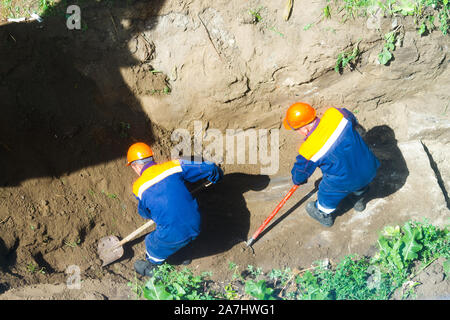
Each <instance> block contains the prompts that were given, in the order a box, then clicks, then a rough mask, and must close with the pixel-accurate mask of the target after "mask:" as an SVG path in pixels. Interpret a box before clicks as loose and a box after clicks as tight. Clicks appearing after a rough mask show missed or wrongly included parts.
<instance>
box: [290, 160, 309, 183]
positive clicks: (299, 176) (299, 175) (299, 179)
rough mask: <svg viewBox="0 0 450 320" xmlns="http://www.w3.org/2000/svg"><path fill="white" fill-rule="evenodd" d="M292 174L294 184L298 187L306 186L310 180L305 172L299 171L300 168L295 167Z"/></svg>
mask: <svg viewBox="0 0 450 320" xmlns="http://www.w3.org/2000/svg"><path fill="white" fill-rule="evenodd" d="M291 174H292V182H293V183H294V184H295V185H298V186H299V185H302V184H305V183H306V182H307V181H308V178H309V176H308V175H306V174H305V172H304V171H301V170H299V169H298V168H296V166H295V165H294V167H293V168H292V171H291Z"/></svg>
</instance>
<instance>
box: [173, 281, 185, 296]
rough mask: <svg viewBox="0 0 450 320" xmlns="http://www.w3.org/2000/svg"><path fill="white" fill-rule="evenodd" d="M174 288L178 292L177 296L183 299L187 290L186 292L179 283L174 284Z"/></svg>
mask: <svg viewBox="0 0 450 320" xmlns="http://www.w3.org/2000/svg"><path fill="white" fill-rule="evenodd" d="M173 286H174V288H175V290H176V291H177V296H179V297H182V296H184V295H185V294H186V290H184V289H183V287H181V286H180V285H179V284H178V283H174V284H173Z"/></svg>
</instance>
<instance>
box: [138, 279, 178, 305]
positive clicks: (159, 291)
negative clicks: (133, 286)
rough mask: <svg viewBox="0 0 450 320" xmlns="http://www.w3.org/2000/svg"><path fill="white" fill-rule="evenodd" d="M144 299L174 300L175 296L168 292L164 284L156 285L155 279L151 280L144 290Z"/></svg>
mask: <svg viewBox="0 0 450 320" xmlns="http://www.w3.org/2000/svg"><path fill="white" fill-rule="evenodd" d="M144 297H145V298H146V299H148V300H173V299H174V296H173V295H171V294H170V293H168V292H167V291H166V287H165V286H164V285H163V284H155V279H154V278H150V280H148V281H147V283H146V284H145V288H144Z"/></svg>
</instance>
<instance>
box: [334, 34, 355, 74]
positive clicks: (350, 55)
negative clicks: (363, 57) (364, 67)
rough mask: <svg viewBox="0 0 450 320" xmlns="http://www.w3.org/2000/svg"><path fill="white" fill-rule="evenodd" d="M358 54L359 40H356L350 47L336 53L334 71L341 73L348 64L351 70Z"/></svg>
mask: <svg viewBox="0 0 450 320" xmlns="http://www.w3.org/2000/svg"><path fill="white" fill-rule="evenodd" d="M359 54H360V51H359V41H358V42H357V43H356V44H355V45H354V46H353V48H352V49H350V50H348V51H344V52H341V53H339V54H338V57H337V60H336V64H335V66H334V71H336V72H337V73H342V71H343V69H344V68H345V67H346V66H349V67H350V70H353V69H354V66H355V64H356V60H357V58H358V56H359Z"/></svg>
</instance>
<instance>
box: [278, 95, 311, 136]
mask: <svg viewBox="0 0 450 320" xmlns="http://www.w3.org/2000/svg"><path fill="white" fill-rule="evenodd" d="M315 118H316V110H315V109H314V108H313V107H311V106H310V105H309V104H307V103H304V102H296V103H294V104H293V105H291V106H290V107H289V109H288V110H287V111H286V117H285V118H284V120H283V125H284V127H285V128H286V129H287V130H291V129H292V130H297V129H299V128H301V127H303V126H306V125H307V124H308V123H311V122H312V121H313V120H314V119H315Z"/></svg>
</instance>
